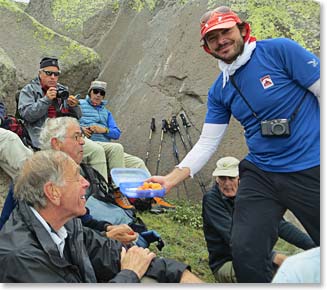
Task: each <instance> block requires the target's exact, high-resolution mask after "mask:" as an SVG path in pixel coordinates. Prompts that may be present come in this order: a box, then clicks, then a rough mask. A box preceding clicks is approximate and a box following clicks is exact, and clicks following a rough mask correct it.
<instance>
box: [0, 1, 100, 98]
mask: <svg viewBox="0 0 327 290" xmlns="http://www.w3.org/2000/svg"><path fill="white" fill-rule="evenodd" d="M0 19H1V20H0V21H1V30H0V38H1V39H2V40H3V41H1V47H2V49H3V50H4V51H5V53H6V54H7V56H8V57H9V58H10V59H11V60H12V62H13V63H14V65H15V67H16V76H17V85H18V88H21V87H23V86H24V85H25V84H26V83H27V82H29V81H30V80H31V79H32V78H34V77H35V76H36V75H37V72H38V68H39V67H38V66H39V61H40V59H41V58H42V57H43V56H57V57H58V58H59V60H60V63H61V69H62V72H63V74H62V77H61V78H60V82H62V83H64V84H66V85H68V86H69V88H70V89H71V92H72V93H74V92H81V91H85V90H87V87H88V85H89V82H91V81H92V80H93V79H94V78H95V77H96V76H97V75H98V74H99V72H100V59H99V56H98V54H97V53H96V52H95V51H94V50H92V49H90V48H88V47H85V46H83V45H81V44H79V43H78V42H76V41H75V40H72V39H70V38H68V37H66V36H62V35H60V34H58V33H56V32H54V31H53V30H51V29H49V28H47V27H45V26H44V25H42V24H40V23H39V22H38V21H36V20H35V19H34V18H33V17H31V16H30V15H28V14H27V13H26V12H24V11H23V10H21V9H20V8H19V7H18V6H17V5H16V4H15V3H13V2H11V1H9V0H2V1H1V2H0Z"/></svg>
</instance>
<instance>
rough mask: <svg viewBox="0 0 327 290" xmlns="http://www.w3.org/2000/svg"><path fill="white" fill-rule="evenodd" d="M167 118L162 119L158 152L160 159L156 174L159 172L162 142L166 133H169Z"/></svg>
mask: <svg viewBox="0 0 327 290" xmlns="http://www.w3.org/2000/svg"><path fill="white" fill-rule="evenodd" d="M167 126H168V124H167V120H166V119H164V120H162V121H161V137H160V145H159V152H158V160H157V167H156V175H158V173H159V163H160V159H161V150H162V142H163V137H164V133H167Z"/></svg>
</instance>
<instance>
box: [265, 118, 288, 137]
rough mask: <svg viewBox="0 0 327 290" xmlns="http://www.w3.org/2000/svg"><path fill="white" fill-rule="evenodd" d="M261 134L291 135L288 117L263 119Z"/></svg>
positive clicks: (272, 135)
mask: <svg viewBox="0 0 327 290" xmlns="http://www.w3.org/2000/svg"><path fill="white" fill-rule="evenodd" d="M260 125H261V135H262V136H265V137H274V136H276V137H288V136H290V135H291V131H290V125H289V121H288V119H274V120H265V121H261V123H260Z"/></svg>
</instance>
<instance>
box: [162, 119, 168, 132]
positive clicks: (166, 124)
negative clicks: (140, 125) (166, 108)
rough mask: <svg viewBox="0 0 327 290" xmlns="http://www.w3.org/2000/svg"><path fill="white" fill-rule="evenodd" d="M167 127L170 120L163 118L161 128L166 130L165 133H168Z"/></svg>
mask: <svg viewBox="0 0 327 290" xmlns="http://www.w3.org/2000/svg"><path fill="white" fill-rule="evenodd" d="M167 129H168V122H167V120H166V119H163V120H162V121H161V130H162V131H163V132H164V133H167Z"/></svg>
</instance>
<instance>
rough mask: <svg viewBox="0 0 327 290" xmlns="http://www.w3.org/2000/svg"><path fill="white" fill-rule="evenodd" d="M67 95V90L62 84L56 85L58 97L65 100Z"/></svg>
mask: <svg viewBox="0 0 327 290" xmlns="http://www.w3.org/2000/svg"><path fill="white" fill-rule="evenodd" d="M68 97H69V91H68V89H67V88H66V87H65V86H63V85H59V84H58V85H57V98H60V99H61V100H63V101H64V100H67V99H68Z"/></svg>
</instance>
